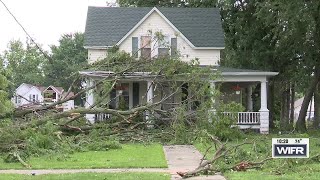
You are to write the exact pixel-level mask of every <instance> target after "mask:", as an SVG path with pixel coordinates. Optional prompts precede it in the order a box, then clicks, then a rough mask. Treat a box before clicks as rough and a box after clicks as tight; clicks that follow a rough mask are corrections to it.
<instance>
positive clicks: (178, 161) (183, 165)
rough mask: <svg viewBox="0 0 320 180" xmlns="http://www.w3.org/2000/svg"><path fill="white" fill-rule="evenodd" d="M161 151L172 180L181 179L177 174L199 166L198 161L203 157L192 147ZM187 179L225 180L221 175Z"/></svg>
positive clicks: (168, 148) (171, 147)
mask: <svg viewBox="0 0 320 180" xmlns="http://www.w3.org/2000/svg"><path fill="white" fill-rule="evenodd" d="M163 150H164V153H165V155H166V159H167V163H168V168H169V170H170V173H171V175H172V178H171V179H172V180H178V179H182V178H181V177H180V176H179V175H177V172H186V171H189V170H194V169H195V168H197V167H198V166H199V164H200V161H201V159H202V158H203V155H202V154H201V153H200V152H199V151H198V150H197V149H196V148H195V147H194V146H192V145H173V146H164V147H163ZM187 179H190V180H191V179H198V180H200V179H201V180H226V179H225V178H224V177H223V176H221V175H210V176H198V177H192V178H187Z"/></svg>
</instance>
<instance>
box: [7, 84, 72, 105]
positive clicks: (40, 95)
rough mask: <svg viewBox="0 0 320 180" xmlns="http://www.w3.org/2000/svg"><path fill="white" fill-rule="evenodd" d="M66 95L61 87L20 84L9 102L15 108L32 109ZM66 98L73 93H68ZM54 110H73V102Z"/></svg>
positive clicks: (70, 101)
mask: <svg viewBox="0 0 320 180" xmlns="http://www.w3.org/2000/svg"><path fill="white" fill-rule="evenodd" d="M66 95H67V94H66V92H65V91H64V89H63V88H62V87H55V86H48V87H44V86H38V85H32V84H27V83H22V84H21V85H20V86H19V87H18V88H17V89H16V90H15V92H14V95H13V97H12V99H11V101H12V103H13V104H14V106H15V107H16V108H32V107H34V106H42V105H46V104H51V103H54V102H57V101H58V100H59V99H61V98H62V97H63V96H66ZM67 96H73V92H71V93H69V94H68V95H67ZM56 108H58V109H61V110H63V111H67V110H71V109H74V100H69V101H67V102H65V103H62V104H61V105H60V106H57V107H56Z"/></svg>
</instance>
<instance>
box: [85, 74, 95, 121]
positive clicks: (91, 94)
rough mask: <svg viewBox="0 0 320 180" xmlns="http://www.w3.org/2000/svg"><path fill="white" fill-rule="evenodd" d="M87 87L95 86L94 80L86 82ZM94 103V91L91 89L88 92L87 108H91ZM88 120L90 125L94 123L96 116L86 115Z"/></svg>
mask: <svg viewBox="0 0 320 180" xmlns="http://www.w3.org/2000/svg"><path fill="white" fill-rule="evenodd" d="M86 83H87V87H91V86H93V85H94V82H93V80H92V79H89V78H88V79H87V80H86ZM93 103H94V89H90V90H89V91H87V92H86V102H85V108H89V107H90V106H91V105H92V104H93ZM86 119H87V121H88V122H90V123H94V120H95V115H94V114H86Z"/></svg>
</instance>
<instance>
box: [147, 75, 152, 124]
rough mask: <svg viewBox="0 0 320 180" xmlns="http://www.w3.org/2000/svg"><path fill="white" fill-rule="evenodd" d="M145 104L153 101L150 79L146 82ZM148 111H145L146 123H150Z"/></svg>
mask: <svg viewBox="0 0 320 180" xmlns="http://www.w3.org/2000/svg"><path fill="white" fill-rule="evenodd" d="M147 84H148V85H147V104H152V103H153V83H152V81H148V83H147ZM150 113H151V112H150V111H146V121H147V123H151V121H150V117H149V116H150ZM147 127H151V128H152V127H153V125H147Z"/></svg>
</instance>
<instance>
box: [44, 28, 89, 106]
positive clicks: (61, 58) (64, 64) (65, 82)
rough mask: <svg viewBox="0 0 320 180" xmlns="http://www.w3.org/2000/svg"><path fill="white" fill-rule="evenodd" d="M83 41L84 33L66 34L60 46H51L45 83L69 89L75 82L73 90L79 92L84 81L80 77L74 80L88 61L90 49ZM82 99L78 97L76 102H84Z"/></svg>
mask: <svg viewBox="0 0 320 180" xmlns="http://www.w3.org/2000/svg"><path fill="white" fill-rule="evenodd" d="M83 42H84V35H83V33H74V34H64V35H62V36H61V38H60V40H59V45H58V46H55V45H52V46H51V53H52V55H51V59H52V61H49V60H47V61H46V63H45V66H44V73H45V76H46V81H45V85H47V86H48V85H54V86H61V87H63V88H64V89H65V90H68V88H69V86H70V85H71V84H74V85H75V86H73V89H72V90H73V92H79V90H80V89H81V88H82V81H81V80H80V79H78V80H76V81H75V82H73V81H74V80H75V79H77V78H76V77H77V76H78V72H79V71H80V70H81V69H83V68H84V67H85V66H86V65H87V63H88V62H87V57H88V51H87V50H86V49H85V48H84V47H83V45H84V44H83ZM81 99H82V98H81V97H78V98H77V99H76V101H75V103H76V104H82V100H81Z"/></svg>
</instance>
